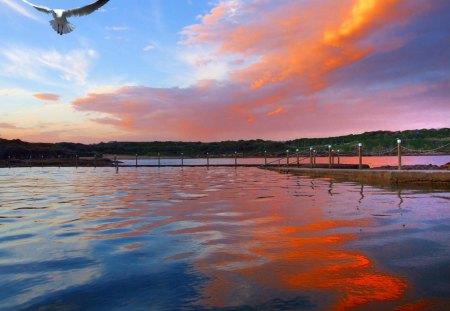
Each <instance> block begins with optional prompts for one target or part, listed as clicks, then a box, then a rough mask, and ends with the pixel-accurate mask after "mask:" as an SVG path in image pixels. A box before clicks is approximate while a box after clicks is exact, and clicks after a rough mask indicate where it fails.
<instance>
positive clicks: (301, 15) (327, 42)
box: [0, 0, 450, 142]
mask: <svg viewBox="0 0 450 311" xmlns="http://www.w3.org/2000/svg"><path fill="white" fill-rule="evenodd" d="M31 2H33V3H35V4H39V5H44V6H47V7H51V8H72V7H79V6H83V5H86V4H88V3H89V1H88V0H70V1H56V0H33V1H31ZM447 13H450V4H449V2H446V1H442V0H436V1H431V2H430V1H425V0H409V1H407V0H380V1H374V0H342V1H332V0H316V1H312V0H304V1H297V0H277V1H276V0H256V1H250V0H222V1H219V0H217V1H203V0H170V1H163V0H147V1H137V0H127V1H124V0H111V1H109V3H107V4H106V5H105V6H104V7H103V8H102V9H100V10H99V11H97V12H95V13H93V14H91V15H89V16H84V17H75V18H71V19H70V21H71V23H73V24H75V26H76V29H75V31H74V32H72V33H70V34H67V35H64V36H59V35H58V34H57V33H56V32H55V31H54V30H53V29H52V28H51V27H50V25H49V23H48V21H49V20H51V16H50V15H46V14H43V13H41V12H38V11H36V10H35V9H34V8H32V7H30V6H28V5H26V4H24V3H23V2H22V1H20V0H0V18H1V19H2V22H1V27H0V38H2V40H1V42H0V136H1V137H4V138H20V139H24V140H29V141H80V142H98V141H102V140H103V141H108V140H138V141H145V140H195V141H196V140H204V141H211V140H224V139H250V138H268V139H279V140H283V139H292V138H297V137H314V136H332V135H340V134H348V133H356V132H362V131H367V130H380V129H381V130H403V129H411V128H423V127H427V128H430V127H448V126H450V109H449V107H450V103H449V101H448V98H449V97H450V94H449V86H450V84H449V80H450V79H449V63H448V59H449V56H450V55H449V54H450V53H449V51H450V48H449V45H448V42H449V37H450V29H449V28H450V26H449V25H448V22H447V18H446V16H448V14H447ZM351 114H357V115H358V116H360V117H359V118H356V119H355V118H351V117H350V116H349V115H351ZM387 119H389V121H387ZM324 121H325V122H324ZM324 124H325V125H324Z"/></svg>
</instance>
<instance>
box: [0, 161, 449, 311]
mask: <svg viewBox="0 0 450 311" xmlns="http://www.w3.org/2000/svg"><path fill="white" fill-rule="evenodd" d="M0 180H1V183H0V288H1V291H0V309H11V310H12V309H20V308H22V309H27V308H30V309H38V308H50V309H55V308H61V309H96V310H97V309H105V310H110V309H124V308H128V309H143V310H148V309H161V310H177V309H195V310H198V309H200V310H201V309H204V310H209V309H222V308H224V309H225V308H226V309H227V310H229V308H231V309H233V310H234V309H246V310H248V309H255V310H260V309H262V310H272V309H275V310H277V309H278V310H299V309H338V310H340V309H349V308H356V309H358V308H359V309H367V308H372V309H380V310H381V309H395V308H398V309H399V310H410V309H413V310H414V309H428V308H432V307H436V308H445V307H447V306H448V304H449V303H450V301H449V299H448V297H449V295H450V290H449V288H450V281H449V280H450V268H449V267H450V265H449V259H448V258H449V255H450V250H449V248H450V245H449V243H448V234H449V232H450V226H449V225H448V224H449V223H450V222H449V219H450V207H449V206H450V204H449V202H450V193H448V192H437V191H436V192H430V191H419V190H405V189H403V190H399V189H397V190H394V189H393V190H386V189H379V188H374V187H370V186H362V185H359V184H353V183H335V182H333V181H331V180H328V179H309V178H305V177H300V176H291V175H283V174H278V173H276V172H270V171H264V170H259V169H256V168H238V169H235V168H210V169H209V170H207V169H206V168H205V169H202V168H184V169H181V168H161V169H157V168H155V169H150V168H147V169H143V168H140V169H135V168H124V169H121V171H120V173H119V174H115V171H114V169H112V168H105V169H96V170H94V169H77V170H76V169H74V168H61V169H51V168H50V169H48V168H44V169H40V168H24V169H3V170H0Z"/></svg>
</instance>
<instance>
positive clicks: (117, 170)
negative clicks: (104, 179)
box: [114, 155, 119, 173]
mask: <svg viewBox="0 0 450 311" xmlns="http://www.w3.org/2000/svg"><path fill="white" fill-rule="evenodd" d="M114 164H115V166H116V173H118V172H119V162H117V156H116V155H115V156H114Z"/></svg>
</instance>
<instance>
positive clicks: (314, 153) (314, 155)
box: [313, 149, 317, 167]
mask: <svg viewBox="0 0 450 311" xmlns="http://www.w3.org/2000/svg"><path fill="white" fill-rule="evenodd" d="M316 155H317V151H316V150H315V149H314V150H313V167H316Z"/></svg>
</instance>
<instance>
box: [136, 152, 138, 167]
mask: <svg viewBox="0 0 450 311" xmlns="http://www.w3.org/2000/svg"><path fill="white" fill-rule="evenodd" d="M136 167H138V154H137V153H136Z"/></svg>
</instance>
